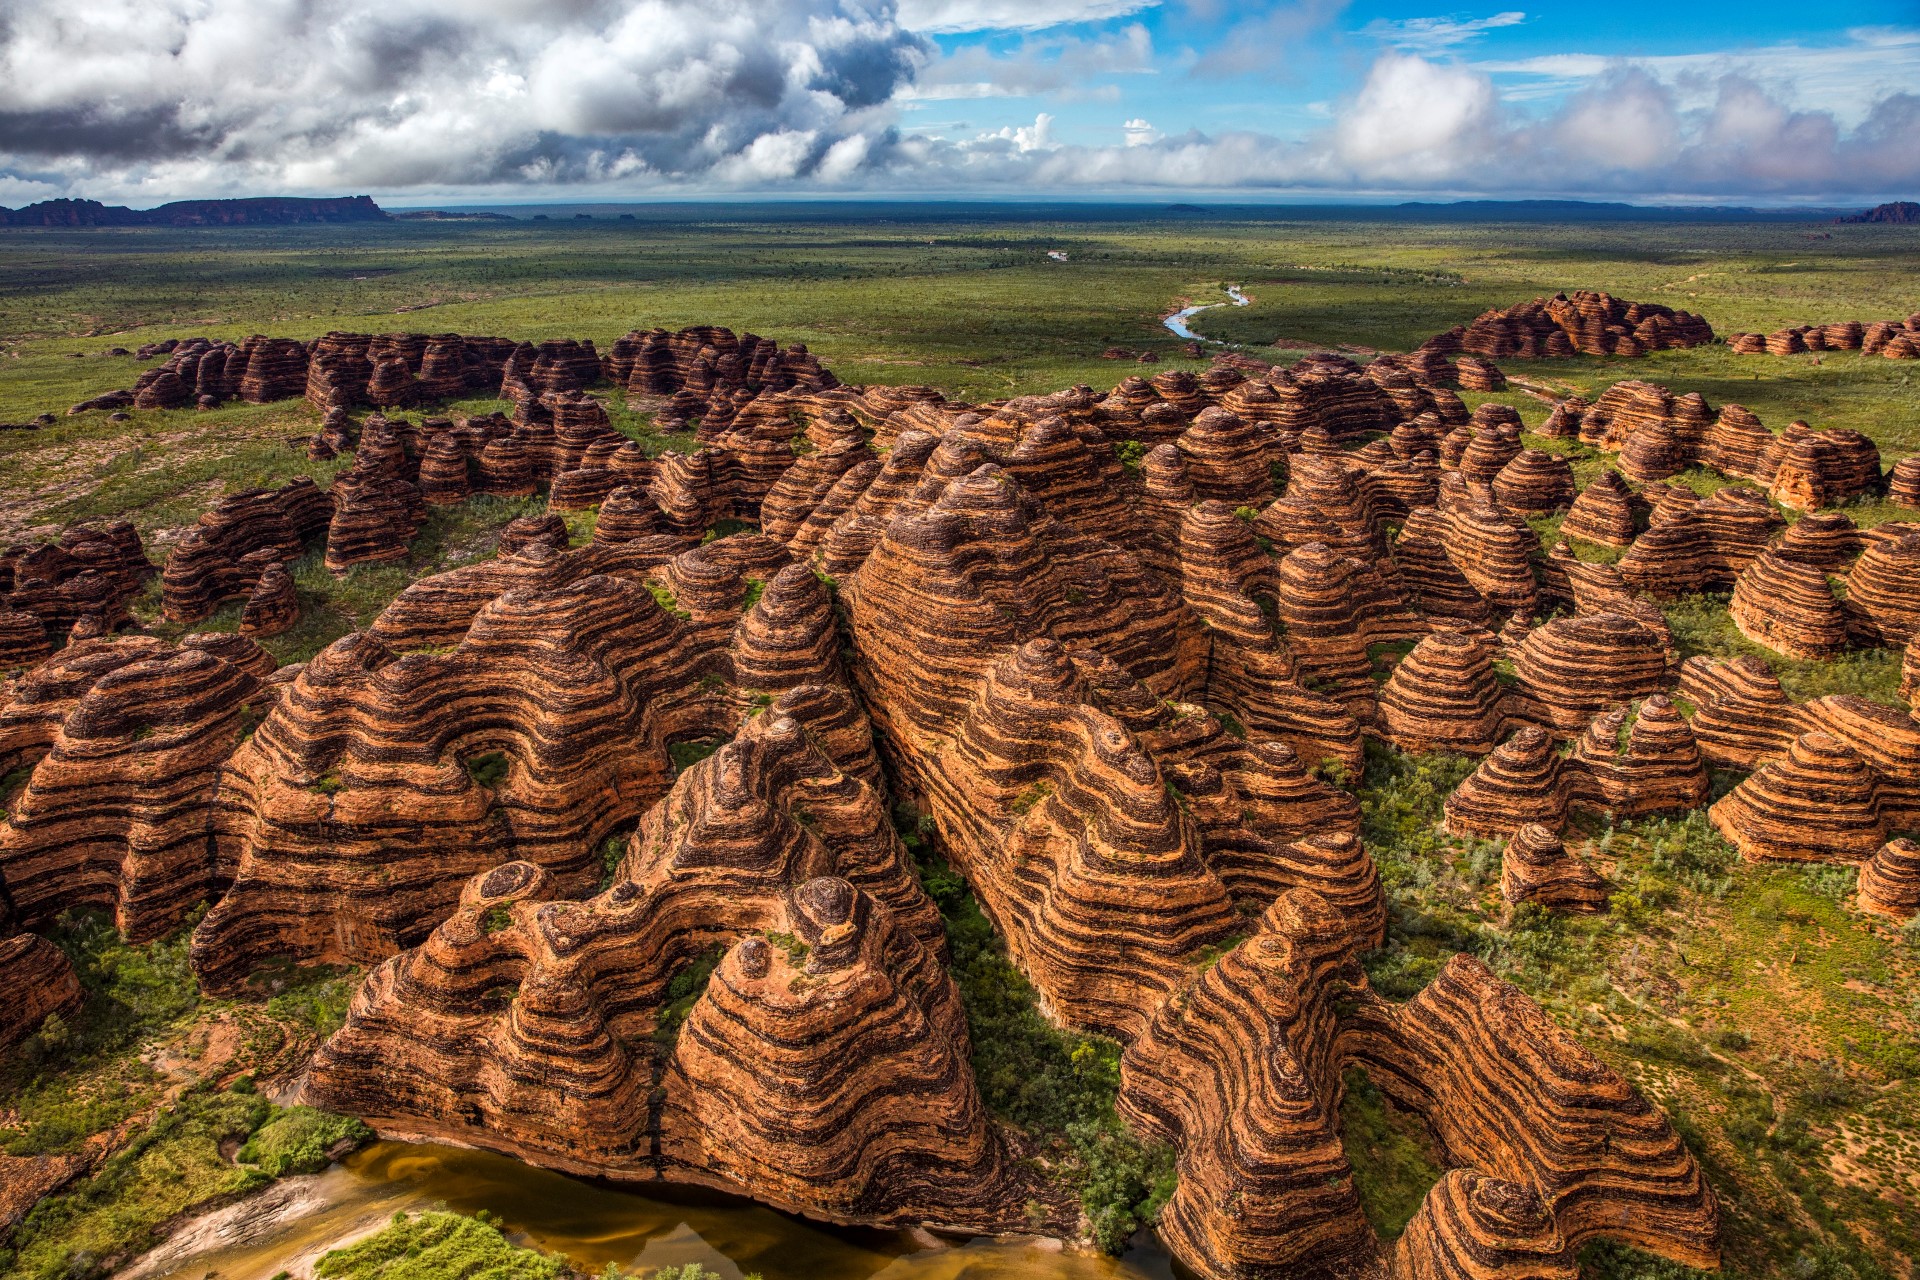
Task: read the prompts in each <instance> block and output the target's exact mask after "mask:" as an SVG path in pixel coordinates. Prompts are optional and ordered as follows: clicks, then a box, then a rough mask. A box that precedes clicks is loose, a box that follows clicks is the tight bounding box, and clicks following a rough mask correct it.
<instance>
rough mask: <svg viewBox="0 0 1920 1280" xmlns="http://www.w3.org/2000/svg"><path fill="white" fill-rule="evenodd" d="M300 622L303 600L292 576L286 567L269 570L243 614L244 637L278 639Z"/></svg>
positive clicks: (256, 586)
mask: <svg viewBox="0 0 1920 1280" xmlns="http://www.w3.org/2000/svg"><path fill="white" fill-rule="evenodd" d="M299 621H300V598H299V596H298V595H297V594H296V593H295V591H294V587H293V577H292V575H290V574H289V573H288V572H287V571H286V568H285V567H284V566H282V565H277V564H276V565H272V566H269V567H268V568H267V570H266V571H265V572H264V573H262V574H261V575H260V581H259V582H258V583H257V584H255V586H254V588H253V594H252V595H250V596H248V597H247V604H246V607H245V608H244V609H242V610H241V611H240V634H241V635H243V636H277V635H280V634H282V633H283V632H287V631H291V630H293V628H294V626H295V624H297V623H298V622H299Z"/></svg>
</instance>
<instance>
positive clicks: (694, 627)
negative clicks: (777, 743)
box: [194, 537, 877, 987]
mask: <svg viewBox="0 0 1920 1280" xmlns="http://www.w3.org/2000/svg"><path fill="white" fill-rule="evenodd" d="M536 546H537V554H535V555H533V556H532V557H530V558H528V557H524V556H523V557H514V558H509V559H507V560H505V561H502V562H495V563H493V564H480V565H475V566H471V567H470V568H468V569H463V570H454V571H452V572H451V573H449V574H445V575H440V576H439V577H437V578H429V579H426V580H424V581H422V582H421V583H417V584H415V586H414V587H412V588H409V589H408V591H407V592H405V593H403V594H402V596H401V597H400V598H399V599H398V600H396V601H395V602H394V604H393V605H392V606H390V607H389V609H388V611H387V613H386V614H385V615H383V616H382V618H381V619H380V620H378V621H377V622H376V623H375V626H374V627H373V629H372V631H371V632H370V633H360V634H355V635H352V636H349V637H347V638H345V639H343V640H340V641H337V642H335V643H334V644H333V645H332V646H331V647H329V648H328V649H327V650H325V651H324V652H322V653H321V654H320V655H319V656H317V657H316V658H315V659H314V660H313V661H311V662H309V663H308V664H307V665H306V667H305V668H304V669H303V670H302V671H301V672H300V673H299V675H298V676H297V677H296V678H295V679H294V680H293V681H292V683H291V684H290V685H289V686H288V687H287V690H286V692H285V694H284V695H283V696H282V698H281V699H280V700H279V702H278V703H277V704H276V705H275V707H274V709H273V711H272V712H271V713H270V714H269V715H268V716H267V718H266V720H265V721H264V722H263V723H262V724H261V725H260V728H259V729H258V731H257V732H256V733H255V734H254V735H253V736H252V737H251V738H249V739H248V740H247V741H246V742H244V743H242V744H241V746H240V748H239V750H237V751H236V752H235V753H234V755H233V757H232V759H231V760H230V761H229V762H228V764H227V766H226V768H225V771H224V774H223V783H222V786H221V792H220V803H219V806H218V811H217V812H216V814H215V816H214V827H215V831H216V834H217V836H218V838H219V839H220V841H221V842H222V844H223V847H230V848H231V849H232V851H233V859H234V870H233V877H234V882H233V885H232V887H231V888H230V889H229V890H228V891H227V893H226V894H225V896H224V897H222V898H221V899H220V900H219V901H218V902H217V903H216V904H215V906H214V907H213V910H212V911H211V912H210V913H209V914H208V916H207V917H206V919H205V920H204V921H202V923H201V925H200V927H199V929H198V930H197V931H196V933H195V937H194V960H195V964H196V967H197V969H198V970H199V972H200V973H201V975H202V978H203V981H205V982H207V983H208V984H209V985H210V986H213V987H225V986H228V985H231V984H232V983H233V982H235V981H237V980H239V979H241V978H244V977H245V976H246V974H247V972H248V971H249V970H250V968H251V966H252V965H253V964H256V963H258V961H259V960H260V959H261V958H263V957H264V956H265V955H266V954H269V953H277V954H293V955H295V956H299V957H302V958H314V959H324V960H349V961H355V962H361V963H364V962H367V961H370V960H375V959H379V958H380V957H382V956H385V955H390V954H392V953H393V952H394V951H396V950H398V949H400V948H402V947H406V946H410V945H413V944H414V943H416V942H418V941H419V940H420V939H421V937H422V936H424V934H425V932H426V931H427V930H428V929H430V928H431V927H432V926H433V924H434V923H435V922H436V921H437V920H439V919H440V918H441V917H442V916H443V915H444V914H445V912H446V911H447V910H448V909H449V908H450V907H451V904H452V901H453V899H454V898H455V896H456V895H457V894H458V892H459V886H460V884H461V882H462V881H464V880H465V879H466V878H467V877H468V876H471V875H473V874H475V873H476V872H477V871H479V870H483V869H484V868H485V867H487V866H491V865H493V864H495V863H498V862H500V861H502V860H507V859H513V858H519V859H523V860H526V861H530V862H534V863H536V864H538V865H540V866H542V867H544V868H545V869H546V870H547V871H548V872H550V873H551V874H552V875H554V876H555V877H556V879H557V882H558V883H559V884H560V885H561V886H562V887H563V888H567V889H571V890H573V891H575V892H578V891H580V890H582V889H585V888H587V887H590V886H591V884H592V883H593V879H594V877H595V876H596V875H597V874H598V866H599V856H598V854H597V853H596V850H597V848H598V846H599V845H600V844H601V843H602V842H603V841H604V840H605V839H606V838H607V837H608V835H609V834H611V833H612V832H614V831H615V830H616V829H617V828H619V827H620V826H621V825H622V824H624V823H627V822H631V821H632V820H633V819H634V818H636V817H637V816H638V815H639V813H640V812H641V811H642V810H643V809H645V808H646V806H647V805H649V804H651V803H652V802H653V801H655V800H657V799H658V798H659V797H660V796H661V795H662V794H664V793H665V791H666V789H667V787H668V785H669V783H670V781H671V779H672V776H673V765H672V762H671V759H670V757H669V753H668V749H669V747H670V746H671V745H672V744H673V743H676V742H681V741H688V740H697V739H708V740H711V739H724V738H726V737H728V736H731V734H732V733H733V732H734V731H735V729H736V728H737V726H738V725H739V724H740V723H741V722H742V721H743V719H745V718H747V717H748V715H749V713H750V712H755V711H756V709H758V708H761V707H767V708H768V709H769V710H778V711H781V712H783V713H784V714H788V715H791V716H794V717H795V718H796V719H798V720H799V721H800V722H802V723H804V724H806V725H807V726H808V728H809V729H810V731H812V732H813V733H815V734H816V735H817V736H818V737H819V738H820V740H821V741H822V742H823V743H825V744H826V745H827V748H828V750H829V751H830V752H831V753H832V754H833V756H834V758H835V760H836V763H837V764H838V765H839V767H842V768H844V769H848V770H851V771H853V772H855V773H856V774H858V775H860V776H863V777H872V776H874V771H875V769H876V768H877V765H876V763H875V762H874V760H873V756H872V746H871V743H870V740H869V738H868V736H867V730H866V726H865V720H864V717H862V716H861V715H860V713H859V710H858V708H857V707H855V706H854V705H853V704H852V702H851V699H850V696H849V695H848V693H847V692H846V690H845V687H844V684H841V683H839V677H838V676H837V674H836V673H837V661H836V653H835V650H834V649H833V648H832V647H831V646H830V645H826V644H825V643H824V640H823V638H824V637H827V636H830V635H831V633H832V625H831V620H830V613H829V611H828V606H827V602H826V599H825V596H824V594H823V593H822V592H821V591H820V588H819V584H818V583H817V582H814V581H812V580H811V578H810V576H805V575H796V576H793V577H791V578H789V579H786V580H782V585H781V587H780V589H779V590H778V591H776V590H774V589H773V584H772V583H769V584H768V586H767V588H766V590H765V591H764V592H763V593H762V594H761V598H760V600H759V602H758V603H757V604H755V605H754V607H753V608H752V609H749V610H747V611H746V613H745V615H744V616H743V615H742V612H741V610H742V605H743V603H744V599H745V596H746V594H747V592H748V589H749V587H748V577H749V575H752V576H754V577H762V578H763V579H766V578H774V577H775V571H776V570H777V569H778V567H779V566H780V564H781V561H782V560H783V557H781V556H780V555H779V553H778V551H777V549H776V548H773V547H772V546H770V545H769V544H766V543H765V541H764V540H756V539H752V538H746V537H740V538H732V539H727V540H725V541H724V542H722V543H714V544H711V545H710V546H707V547H702V548H697V549H695V550H694V551H689V552H685V553H683V554H682V555H681V556H680V557H678V558H677V559H672V560H669V559H667V558H666V557H665V556H663V555H662V554H660V551H661V549H660V548H659V547H657V545H649V544H648V543H647V542H646V541H645V540H643V541H642V542H640V543H623V544H616V546H615V547H613V548H607V549H602V548H581V549H580V550H578V551H575V552H568V553H559V552H556V551H554V550H553V549H552V548H551V547H550V546H545V545H539V544H536ZM528 550H529V551H530V552H531V551H535V548H529V549H528ZM596 570H598V572H596ZM607 570H611V571H612V574H609V573H607V572H606V571H607ZM614 575H621V576H614ZM515 576H518V577H519V579H520V582H519V583H516V582H514V580H513V579H514V578H515ZM643 580H644V582H643ZM383 640H384V642H383ZM400 643H407V644H410V645H418V644H427V645H434V646H443V645H444V646H449V647H447V648H445V649H444V650H443V651H438V652H425V651H418V650H416V651H414V652H410V653H397V652H396V651H395V649H394V648H392V647H390V646H391V645H396V644H400ZM796 647H797V648H798V649H800V650H801V651H802V652H805V653H807V654H809V655H811V661H810V662H807V663H799V662H794V661H790V660H787V659H785V658H781V657H779V656H778V655H780V654H783V653H787V652H789V651H791V650H793V649H794V648H796ZM749 682H750V683H749Z"/></svg>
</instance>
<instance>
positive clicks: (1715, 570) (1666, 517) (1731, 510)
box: [1617, 487, 1785, 596]
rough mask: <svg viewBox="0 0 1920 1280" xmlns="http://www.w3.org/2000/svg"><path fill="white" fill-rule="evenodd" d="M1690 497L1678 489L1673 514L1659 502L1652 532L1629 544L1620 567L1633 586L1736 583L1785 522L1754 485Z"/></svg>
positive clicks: (1673, 591)
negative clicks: (1663, 509) (1662, 507)
mask: <svg viewBox="0 0 1920 1280" xmlns="http://www.w3.org/2000/svg"><path fill="white" fill-rule="evenodd" d="M1690 498H1691V495H1690V494H1684V493H1683V494H1679V495H1675V501H1674V504H1673V508H1672V510H1671V511H1670V512H1669V513H1667V514H1662V511H1661V509H1660V508H1658V507H1656V509H1655V511H1654V514H1653V520H1652V523H1651V524H1650V525H1649V527H1648V528H1647V530H1646V532H1645V533H1642V534H1641V535H1640V536H1639V537H1637V538H1635V539H1634V540H1633V545H1632V546H1630V547H1628V548H1627V554H1626V555H1624V556H1622V557H1621V558H1620V562H1619V564H1618V566H1617V568H1618V569H1619V572H1620V576H1621V578H1622V579H1623V580H1624V581H1625V582H1626V583H1627V585H1628V586H1630V587H1633V588H1634V589H1636V590H1639V591H1645V592H1647V593H1648V594H1650V595H1655V596H1676V595H1685V594H1688V593H1690V592H1695V591H1706V590H1714V589H1727V588H1730V587H1732V586H1733V584H1734V582H1735V581H1736V580H1737V579H1738V578H1739V576H1740V574H1741V572H1742V571H1743V570H1744V569H1745V568H1746V567H1747V566H1748V565H1749V564H1751V563H1752V562H1753V561H1754V560H1755V559H1756V558H1757V557H1759V556H1760V555H1761V554H1762V553H1763V552H1764V551H1766V549H1767V547H1768V545H1769V544H1770V543H1771V542H1772V540H1773V535H1774V534H1775V533H1776V532H1777V531H1778V530H1780V529H1781V528H1782V527H1783V526H1784V523H1785V522H1784V521H1782V520H1781V519H1780V517H1779V516H1777V515H1776V514H1774V511H1773V508H1772V507H1771V506H1770V505H1769V504H1768V502H1767V500H1766V497H1765V495H1763V494H1761V493H1758V492H1756V491H1755V490H1752V489H1744V488H1733V487H1729V488H1725V489H1722V490H1720V491H1719V492H1718V493H1715V494H1714V495H1713V496H1711V497H1707V498H1701V499H1699V500H1697V501H1689V499H1690ZM1682 504H1684V505H1682Z"/></svg>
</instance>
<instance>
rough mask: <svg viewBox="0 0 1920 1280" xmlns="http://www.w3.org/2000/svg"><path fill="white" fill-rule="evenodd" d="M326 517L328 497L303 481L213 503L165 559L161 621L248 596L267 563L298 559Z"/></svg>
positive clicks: (184, 618) (198, 615)
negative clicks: (211, 508) (163, 616)
mask: <svg viewBox="0 0 1920 1280" xmlns="http://www.w3.org/2000/svg"><path fill="white" fill-rule="evenodd" d="M332 517H333V503H332V500H331V499H330V498H329V497H328V495H327V494H326V493H324V492H322V491H321V490H320V489H319V488H317V487H316V486H315V485H314V483H313V481H311V480H307V479H304V478H303V479H299V480H293V481H290V482H288V483H287V484H286V485H284V486H282V487H281V488H279V489H249V490H247V491H245V492H243V493H236V494H234V495H232V496H231V497H227V498H223V499H221V500H220V502H219V504H218V505H216V506H215V507H214V508H213V510H211V511H208V512H206V513H205V514H203V515H202V516H201V517H200V519H199V521H198V523H196V524H195V525H194V527H193V528H192V529H190V530H188V531H187V534H186V536H184V537H183V538H181V539H180V541H179V542H177V543H175V544H174V548H173V551H172V553H171V554H169V555H168V556H167V563H166V568H165V569H164V570H163V571H162V573H161V578H160V582H161V607H162V609H163V610H164V611H165V613H166V616H167V618H168V620H169V621H172V622H197V621H199V620H200V619H202V618H204V617H206V616H207V615H209V614H211V613H212V612H213V611H214V610H215V609H216V608H218V607H219V606H220V604H221V603H222V602H223V601H226V600H232V599H235V598H240V597H245V596H249V595H251V594H252V593H253V590H254V588H255V587H257V586H258V585H259V584H260V576H261V575H262V574H263V573H265V572H266V571H267V568H268V566H270V565H284V564H286V563H287V562H288V561H291V560H295V559H297V558H299V556H300V555H301V554H302V553H303V552H304V551H305V549H306V542H307V539H308V538H311V537H312V536H313V535H315V534H316V533H319V532H320V531H321V530H323V529H325V528H327V527H328V522H329V521H330V520H331V519H332Z"/></svg>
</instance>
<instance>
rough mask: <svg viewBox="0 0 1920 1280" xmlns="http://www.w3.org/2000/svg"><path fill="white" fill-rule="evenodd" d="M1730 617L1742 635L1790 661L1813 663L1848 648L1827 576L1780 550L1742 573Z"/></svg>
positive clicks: (1843, 622)
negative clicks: (1797, 660)
mask: <svg viewBox="0 0 1920 1280" xmlns="http://www.w3.org/2000/svg"><path fill="white" fill-rule="evenodd" d="M1731 613H1732V615H1733V622H1734V625H1735V626H1737V627H1739V628H1740V634H1741V635H1744V636H1745V637H1747V639H1749V640H1752V641H1753V642H1754V643H1756V644H1763V645H1765V646H1767V647H1768V648H1769V649H1772V650H1774V651H1775V652H1778V653H1784V654H1786V655H1787V656H1788V657H1790V658H1800V659H1803V660H1807V661H1818V660H1820V659H1823V658H1831V657H1834V656H1835V655H1837V654H1839V653H1840V652H1841V651H1843V650H1844V649H1845V648H1846V647H1847V613H1846V610H1845V609H1844V608H1842V607H1841V604H1840V602H1839V601H1838V600H1836V599H1835V598H1834V595H1833V589H1832V588H1831V587H1829V586H1828V585H1827V577H1826V574H1824V573H1822V572H1821V571H1820V570H1819V569H1818V568H1817V567H1815V566H1813V565H1810V564H1808V563H1806V562H1805V561H1804V560H1801V559H1799V558H1798V557H1796V556H1794V555H1792V554H1790V553H1789V552H1788V551H1787V550H1786V549H1785V548H1782V549H1780V550H1775V551H1768V552H1766V553H1765V554H1763V555H1761V556H1760V557H1758V558H1757V559H1755V560H1754V561H1753V563H1751V564H1749V565H1748V566H1747V567H1746V568H1745V569H1744V570H1742V571H1741V573H1740V577H1739V578H1738V579H1737V580H1735V582H1734V584H1733V603H1732V607H1731Z"/></svg>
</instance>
